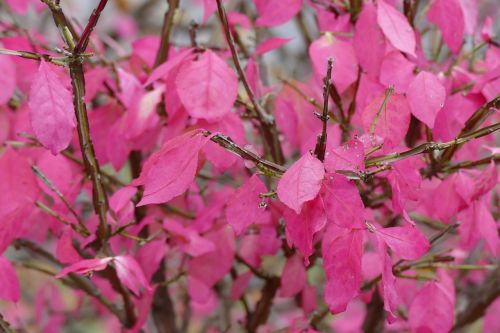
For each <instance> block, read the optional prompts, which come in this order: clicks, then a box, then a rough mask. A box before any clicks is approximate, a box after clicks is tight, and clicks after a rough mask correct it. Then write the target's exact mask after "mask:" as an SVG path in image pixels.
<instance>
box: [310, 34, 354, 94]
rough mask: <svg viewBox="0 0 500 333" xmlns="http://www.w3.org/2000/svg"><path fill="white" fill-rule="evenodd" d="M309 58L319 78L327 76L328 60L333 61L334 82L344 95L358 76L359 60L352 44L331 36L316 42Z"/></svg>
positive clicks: (311, 47) (312, 45) (328, 35)
mask: <svg viewBox="0 0 500 333" xmlns="http://www.w3.org/2000/svg"><path fill="white" fill-rule="evenodd" d="M309 56H310V57H311V61H312V64H313V67H314V72H315V73H316V75H317V76H318V77H321V78H322V77H323V76H324V75H325V70H326V64H327V61H328V58H332V59H333V71H332V73H333V74H332V80H333V83H334V84H335V86H336V88H337V90H338V91H339V93H343V92H344V91H345V90H346V89H347V88H348V87H349V86H350V85H351V84H352V83H353V82H355V81H356V78H357V76H358V60H357V59H356V53H355V52H354V47H353V46H352V44H351V43H349V42H345V41H343V40H342V39H340V38H338V37H335V36H333V35H331V34H326V35H325V36H323V37H321V38H319V39H317V40H315V41H314V42H313V43H312V44H311V46H310V47H309Z"/></svg>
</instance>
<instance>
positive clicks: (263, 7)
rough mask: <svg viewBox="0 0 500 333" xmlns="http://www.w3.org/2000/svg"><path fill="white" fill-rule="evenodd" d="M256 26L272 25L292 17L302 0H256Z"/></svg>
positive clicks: (299, 7) (297, 10) (300, 6)
mask: <svg viewBox="0 0 500 333" xmlns="http://www.w3.org/2000/svg"><path fill="white" fill-rule="evenodd" d="M255 2H256V7H257V12H258V13H259V16H258V18H257V20H256V21H255V24H256V25H257V26H260V27H262V26H264V27H274V26H276V25H280V24H283V23H285V22H287V21H289V20H290V19H292V18H293V17H294V16H295V15H297V13H298V12H299V11H300V9H301V8H302V4H303V0H288V1H283V0H264V1H262V0H257V1H255Z"/></svg>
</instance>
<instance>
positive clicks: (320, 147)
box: [314, 58, 333, 161]
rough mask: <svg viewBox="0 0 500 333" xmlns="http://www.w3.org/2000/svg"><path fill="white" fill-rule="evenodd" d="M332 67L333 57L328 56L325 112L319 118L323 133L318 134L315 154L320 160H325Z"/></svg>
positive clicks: (324, 100)
mask: <svg viewBox="0 0 500 333" xmlns="http://www.w3.org/2000/svg"><path fill="white" fill-rule="evenodd" d="M332 68H333V58H328V63H327V69H326V76H325V77H324V78H323V114H321V115H319V119H321V122H322V123H323V127H322V130H321V135H319V136H318V140H317V142H316V147H315V148H314V154H315V155H316V157H317V158H318V159H319V160H320V161H324V159H325V152H326V139H327V126H328V119H329V117H328V100H329V96H330V94H329V92H330V87H331V86H332Z"/></svg>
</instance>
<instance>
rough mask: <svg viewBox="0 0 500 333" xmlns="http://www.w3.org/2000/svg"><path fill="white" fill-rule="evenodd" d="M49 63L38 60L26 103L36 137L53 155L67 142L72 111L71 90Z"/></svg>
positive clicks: (70, 136) (73, 122) (69, 138)
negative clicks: (38, 65) (37, 67)
mask: <svg viewBox="0 0 500 333" xmlns="http://www.w3.org/2000/svg"><path fill="white" fill-rule="evenodd" d="M52 66H53V65H50V64H48V63H46V62H45V61H41V62H40V67H39V69H38V73H37V75H36V76H35V78H34V80H33V83H32V84H31V90H30V95H29V104H28V105H29V111H30V120H31V126H32V127H33V131H34V132H35V135H36V138H37V139H38V141H40V142H41V143H42V144H43V145H44V146H45V147H46V148H48V149H50V151H51V152H52V154H54V155H56V154H57V153H59V152H60V151H61V150H63V149H65V148H66V147H68V146H69V144H70V142H71V138H72V137H73V129H74V128H75V114H74V111H73V110H74V108H73V100H72V97H71V93H70V92H69V90H68V89H67V88H66V85H65V83H64V81H63V80H62V79H61V78H60V77H59V76H58V74H57V73H56V72H55V71H54V69H53V68H52Z"/></svg>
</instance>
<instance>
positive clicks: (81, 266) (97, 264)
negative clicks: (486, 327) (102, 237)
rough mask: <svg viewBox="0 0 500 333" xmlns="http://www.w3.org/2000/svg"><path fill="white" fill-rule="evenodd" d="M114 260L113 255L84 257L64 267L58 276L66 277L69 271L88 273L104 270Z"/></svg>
mask: <svg viewBox="0 0 500 333" xmlns="http://www.w3.org/2000/svg"><path fill="white" fill-rule="evenodd" d="M112 260H113V258H112V257H106V258H101V259H84V260H81V261H78V262H75V263H74V264H71V265H69V266H67V267H66V268H64V269H63V270H62V271H60V272H59V273H58V274H57V275H56V278H62V277H65V276H66V275H68V274H69V273H76V274H87V273H91V272H95V271H102V270H103V269H105V268H106V267H107V266H108V264H109V263H110V262H111V261H112Z"/></svg>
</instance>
